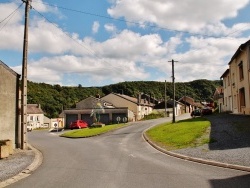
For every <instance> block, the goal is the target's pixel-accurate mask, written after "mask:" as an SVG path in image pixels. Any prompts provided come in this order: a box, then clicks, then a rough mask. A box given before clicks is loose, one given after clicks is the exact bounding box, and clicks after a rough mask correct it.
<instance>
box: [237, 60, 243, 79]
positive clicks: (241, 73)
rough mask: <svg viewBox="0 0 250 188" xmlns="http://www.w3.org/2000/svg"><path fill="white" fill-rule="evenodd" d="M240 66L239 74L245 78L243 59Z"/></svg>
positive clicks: (241, 77)
mask: <svg viewBox="0 0 250 188" xmlns="http://www.w3.org/2000/svg"><path fill="white" fill-rule="evenodd" d="M238 66H239V75H240V80H243V79H244V74H243V62H242V61H241V62H240V64H239V65H238Z"/></svg>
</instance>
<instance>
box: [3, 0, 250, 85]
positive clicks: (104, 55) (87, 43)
mask: <svg viewBox="0 0 250 188" xmlns="http://www.w3.org/2000/svg"><path fill="white" fill-rule="evenodd" d="M113 2H114V3H115V4H114V6H113V7H111V8H110V9H109V10H108V11H109V14H110V15H112V16H114V17H121V16H124V17H125V18H126V19H127V20H131V21H135V22H140V23H142V24H144V25H145V32H143V33H139V32H138V30H135V31H132V30H129V29H123V30H121V29H120V28H119V27H118V25H114V24H111V23H106V24H104V28H105V30H106V31H108V33H111V36H110V37H109V38H107V39H103V40H102V41H101V42H100V41H97V40H96V39H94V38H91V37H89V36H85V37H84V38H81V35H80V34H78V33H73V32H71V33H66V32H65V31H63V29H61V26H60V25H59V23H58V25H53V24H51V23H48V22H47V21H46V20H44V19H43V18H40V17H35V16H33V17H32V18H31V20H30V26H29V55H30V57H31V56H32V55H35V56H32V57H34V58H30V59H29V62H28V79H30V80H32V81H37V82H46V83H52V84H56V83H58V84H61V83H62V84H63V83H65V82H66V81H65V80H64V79H65V77H66V78H70V80H72V83H73V81H74V82H78V83H79V82H81V80H84V81H85V80H87V81H88V82H89V83H103V82H104V81H107V82H108V81H109V82H111V81H112V82H114V83H115V82H121V81H129V80H150V79H152V80H153V79H154V80H162V81H164V80H165V79H167V81H169V80H168V78H170V77H171V68H172V67H171V62H168V61H170V60H171V59H175V60H177V61H178V63H176V67H175V69H176V81H191V80H195V79H200V78H205V79H211V80H212V79H219V78H220V76H221V74H222V73H223V72H224V71H225V70H226V68H227V63H228V62H229V60H230V58H231V56H232V55H233V54H234V52H235V51H236V49H237V48H238V46H239V45H240V44H242V43H244V42H246V41H247V40H249V37H242V33H243V32H245V31H248V30H249V29H250V24H249V23H237V24H234V25H232V27H231V28H229V27H227V26H225V24H223V23H222V22H221V20H223V19H225V18H229V17H233V16H235V15H236V14H237V11H238V10H239V9H240V8H242V7H243V6H244V5H245V4H246V3H247V2H248V1H246V0H242V1H240V2H237V3H236V2H234V1H231V0H228V1H226V0H224V1H220V2H216V5H218V7H219V8H218V7H217V6H214V5H213V3H214V2H215V0H212V2H211V1H204V0H202V1H199V2H197V1H194V0H187V1H180V0H176V1H172V0H171V1H167V2H166V1H165V0H156V1H150V3H149V1H145V0H144V1H142V0H137V1H132V0H126V1H123V0H119V1H115V0H113ZM228 2H230V3H231V4H230V3H228ZM131 3H132V4H133V6H132V5H131ZM36 4H38V3H36ZM190 4H192V5H193V6H189V5H190ZM201 5H202V6H201ZM222 5H223V7H225V8H221V7H222ZM203 6H206V8H203ZM176 7H179V9H178V8H176ZM16 8H17V6H16V5H15V4H13V3H9V4H0V11H1V10H3V12H4V14H2V15H0V19H1V18H2V19H3V18H4V17H6V16H7V15H8V14H9V13H10V12H11V11H13V10H15V9H16ZM212 8H213V9H216V10H217V9H218V10H219V9H220V8H221V10H220V11H219V12H217V11H212ZM225 9H226V10H225ZM6 10H8V11H6ZM39 10H40V11H43V12H46V11H47V12H48V11H50V9H48V7H40V8H39ZM166 10H168V11H166ZM195 10H197V11H195ZM202 12H204V14H202ZM211 12H213V14H211ZM191 13H192V14H191ZM22 16H23V15H21V14H20V12H17V15H15V16H14V17H13V18H12V19H11V21H10V22H9V23H8V24H7V25H6V26H5V27H4V28H3V29H2V30H1V31H0V41H1V43H0V49H1V50H16V51H19V52H21V51H22V45H23V39H22V36H23V23H21V21H23V20H21V18H20V17H22ZM109 21H110V20H109ZM148 22H151V23H154V24H156V25H158V26H160V27H168V28H174V29H178V30H188V31H191V32H199V33H203V34H204V35H205V34H206V35H213V34H215V35H216V36H223V35H228V36H230V37H231V38H229V37H227V38H226V37H224V38H219V37H218V38H216V37H208V36H204V35H203V36H198V35H193V36H190V35H187V34H186V33H179V32H177V33H171V34H170V35H169V34H168V33H167V32H165V31H164V32H163V34H162V32H161V31H159V32H158V31H156V30H155V31H156V32H157V33H155V31H152V30H151V32H152V33H149V32H146V29H147V28H146V27H147V26H146V23H148ZM99 27H100V24H99V22H97V21H95V22H93V25H90V35H91V29H92V32H93V33H98V31H99ZM0 28H1V24H0ZM136 29H138V28H136ZM140 29H141V28H140ZM98 34H99V33H98ZM105 34H107V33H105ZM164 35H165V36H164ZM166 35H167V37H166ZM20 36H21V37H20ZM36 55H37V57H36ZM38 57H39V58H38ZM13 69H14V70H15V71H17V72H19V73H21V66H17V67H13ZM151 70H155V71H156V72H159V73H161V74H159V77H155V75H156V74H153V73H152V72H151ZM164 77H165V79H163V78H164ZM76 78H77V79H79V81H78V80H74V79H76Z"/></svg>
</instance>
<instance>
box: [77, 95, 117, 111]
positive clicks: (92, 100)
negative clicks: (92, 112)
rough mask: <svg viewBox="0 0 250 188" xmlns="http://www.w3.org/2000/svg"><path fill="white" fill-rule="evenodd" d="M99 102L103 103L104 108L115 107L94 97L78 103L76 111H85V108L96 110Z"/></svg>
mask: <svg viewBox="0 0 250 188" xmlns="http://www.w3.org/2000/svg"><path fill="white" fill-rule="evenodd" d="M97 102H101V103H102V105H103V107H104V108H112V107H114V105H113V104H111V103H109V102H107V101H105V100H103V99H101V98H96V97H93V96H90V97H88V98H86V99H83V100H82V101H80V102H78V103H76V109H83V108H86V109H88V108H94V107H95V106H94V105H96V103H97Z"/></svg>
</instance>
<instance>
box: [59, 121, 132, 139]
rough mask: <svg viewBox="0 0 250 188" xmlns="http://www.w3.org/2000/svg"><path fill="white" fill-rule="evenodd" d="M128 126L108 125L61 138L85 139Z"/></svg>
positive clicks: (75, 132)
mask: <svg viewBox="0 0 250 188" xmlns="http://www.w3.org/2000/svg"><path fill="white" fill-rule="evenodd" d="M126 125H127V124H113V125H106V126H104V127H96V128H85V129H76V130H72V131H68V132H66V133H63V134H61V135H60V136H61V137H67V138H85V137H90V136H96V135H100V134H103V133H106V132H108V131H111V130H114V129H117V128H120V127H124V126H126Z"/></svg>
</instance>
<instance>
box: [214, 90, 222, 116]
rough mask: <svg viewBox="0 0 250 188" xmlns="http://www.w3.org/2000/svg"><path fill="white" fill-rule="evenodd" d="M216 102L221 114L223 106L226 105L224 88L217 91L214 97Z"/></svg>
mask: <svg viewBox="0 0 250 188" xmlns="http://www.w3.org/2000/svg"><path fill="white" fill-rule="evenodd" d="M213 99H214V101H217V105H218V108H219V112H221V111H222V106H223V104H224V100H223V99H224V88H223V86H219V87H217V88H216V89H215V91H214V95H213Z"/></svg>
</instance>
